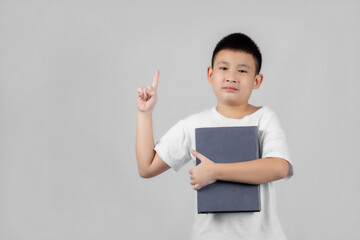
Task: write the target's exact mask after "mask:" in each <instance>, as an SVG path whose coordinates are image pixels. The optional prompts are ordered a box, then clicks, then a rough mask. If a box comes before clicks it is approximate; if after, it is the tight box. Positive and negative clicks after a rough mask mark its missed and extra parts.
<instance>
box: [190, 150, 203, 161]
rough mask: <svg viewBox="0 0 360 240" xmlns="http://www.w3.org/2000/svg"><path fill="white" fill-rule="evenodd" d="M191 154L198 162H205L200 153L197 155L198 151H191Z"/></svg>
mask: <svg viewBox="0 0 360 240" xmlns="http://www.w3.org/2000/svg"><path fill="white" fill-rule="evenodd" d="M191 154H192V155H194V156H195V157H196V158H197V159H199V160H200V162H202V161H204V160H206V157H205V156H204V155H202V154H201V153H199V152H198V151H196V150H192V151H191Z"/></svg>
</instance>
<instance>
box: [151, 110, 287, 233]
mask: <svg viewBox="0 0 360 240" xmlns="http://www.w3.org/2000/svg"><path fill="white" fill-rule="evenodd" d="M232 126H258V134H259V146H260V156H261V157H262V158H266V157H278V158H283V159H286V160H287V161H288V162H289V163H290V167H289V172H288V176H287V178H289V177H291V176H292V175H293V164H292V162H291V160H290V158H289V152H288V148H287V145H286V139H285V134H284V131H283V130H282V128H281V126H280V123H279V121H278V118H277V116H276V114H275V113H274V112H273V111H272V110H271V109H270V108H269V107H267V106H264V107H262V108H260V109H259V110H257V111H256V112H254V113H252V114H250V115H247V116H245V117H243V118H241V119H233V118H227V117H225V116H223V115H221V114H220V113H219V112H218V111H217V110H216V107H215V106H214V107H212V108H211V109H208V110H204V111H202V112H200V113H197V114H193V115H190V116H188V117H187V118H185V119H183V120H180V121H178V122H177V123H176V124H175V125H174V126H173V127H172V128H171V129H170V130H169V131H168V132H167V133H166V134H165V135H164V136H163V137H162V138H161V139H160V140H159V141H157V142H156V145H155V148H154V149H155V151H156V152H157V153H158V154H159V155H160V157H161V158H162V159H163V160H164V161H165V162H166V163H167V164H168V165H169V166H170V167H171V168H173V169H174V170H175V171H178V170H179V169H180V168H181V167H182V166H184V165H185V164H186V163H188V162H189V161H190V160H191V162H192V164H193V165H194V166H196V158H195V157H194V156H193V155H192V154H191V150H193V149H194V150H195V149H196V147H195V128H201V127H232ZM189 181H190V180H189ZM260 194H261V211H260V212H237V213H209V214H198V213H197V201H196V200H197V198H196V197H195V198H194V199H195V202H194V206H195V208H194V209H195V212H194V224H193V230H192V239H193V240H212V239H214V240H215V239H216V240H222V239H224V240H232V239H244V240H248V239H249V240H250V239H251V240H257V239H259V240H264V239H266V240H283V239H285V235H284V233H283V230H282V227H281V225H280V221H279V217H278V214H277V210H276V197H275V190H274V186H273V182H270V183H266V184H261V185H260Z"/></svg>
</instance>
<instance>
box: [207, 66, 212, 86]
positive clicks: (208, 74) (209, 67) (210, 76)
mask: <svg viewBox="0 0 360 240" xmlns="http://www.w3.org/2000/svg"><path fill="white" fill-rule="evenodd" d="M212 74H213V69H212V67H211V66H208V68H207V78H208V82H209V83H212V82H213V78H212Z"/></svg>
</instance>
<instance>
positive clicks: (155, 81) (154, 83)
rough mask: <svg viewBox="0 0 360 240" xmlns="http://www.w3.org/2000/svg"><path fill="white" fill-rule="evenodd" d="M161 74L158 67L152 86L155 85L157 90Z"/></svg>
mask: <svg viewBox="0 0 360 240" xmlns="http://www.w3.org/2000/svg"><path fill="white" fill-rule="evenodd" d="M159 74H160V71H159V70H158V69H156V72H155V77H154V81H153V83H152V86H153V88H154V89H155V90H156V89H157V86H158V83H159Z"/></svg>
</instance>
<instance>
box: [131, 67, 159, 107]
mask: <svg viewBox="0 0 360 240" xmlns="http://www.w3.org/2000/svg"><path fill="white" fill-rule="evenodd" d="M159 73H160V72H159V70H156V72H155V77H154V81H153V83H152V85H151V86H148V87H145V88H143V87H139V88H138V90H137V109H138V111H139V112H143V113H152V111H153V110H154V108H155V105H156V100H157V95H156V89H157V86H158V82H159Z"/></svg>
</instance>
